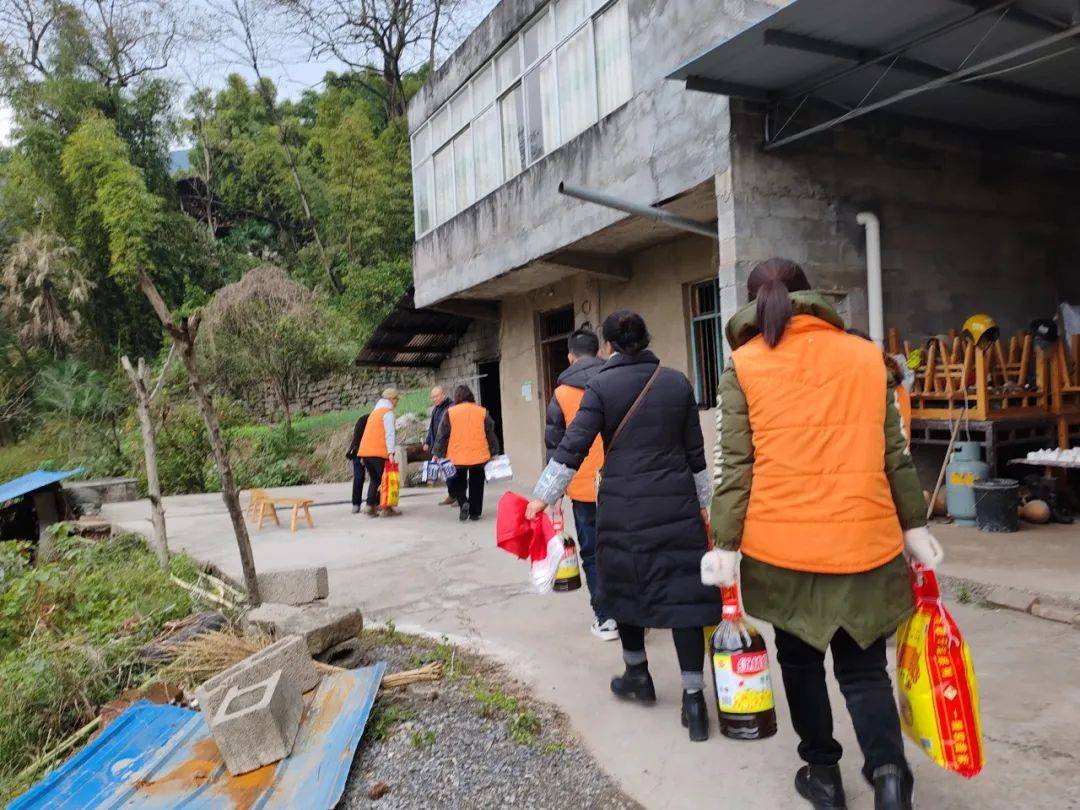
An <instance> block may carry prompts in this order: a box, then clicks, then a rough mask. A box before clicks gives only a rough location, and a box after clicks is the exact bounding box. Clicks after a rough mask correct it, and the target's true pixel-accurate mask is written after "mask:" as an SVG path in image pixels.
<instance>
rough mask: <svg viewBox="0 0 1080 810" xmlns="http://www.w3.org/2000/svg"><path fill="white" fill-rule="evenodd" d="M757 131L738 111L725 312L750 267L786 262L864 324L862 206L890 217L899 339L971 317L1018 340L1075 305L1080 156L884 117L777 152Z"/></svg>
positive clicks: (890, 309)
mask: <svg viewBox="0 0 1080 810" xmlns="http://www.w3.org/2000/svg"><path fill="white" fill-rule="evenodd" d="M761 132H762V121H761V118H760V116H759V115H758V114H756V113H754V112H751V111H749V110H747V109H745V108H742V107H739V106H736V107H735V109H734V110H733V113H732V166H731V170H730V172H729V173H727V174H725V175H724V176H723V177H722V178H721V179H720V180H719V181H718V183H719V185H720V186H721V187H726V188H727V193H728V194H729V195H730V196H731V198H732V200H733V205H732V210H731V215H730V217H728V218H727V219H726V220H725V218H723V217H722V218H721V231H722V236H723V237H724V238H725V240H726V242H722V244H721V261H720V266H721V283H722V285H724V286H725V288H726V289H725V295H724V298H723V300H724V304H725V313H726V315H730V314H731V313H732V312H733V311H734V307H735V306H736V305H737V304H738V303H739V302H741V301H742V300H745V289H744V286H743V285H744V284H745V280H746V275H747V274H748V273H749V271H750V269H751V268H752V267H753V265H754V264H755V263H756V262H758V261H760V260H761V259H764V258H768V257H769V256H774V255H781V256H786V257H788V258H791V259H794V260H796V261H798V262H799V263H800V264H802V265H803V266H804V267H805V268H806V270H807V272H808V274H809V276H810V280H811V282H812V283H813V284H814V285H815V286H818V287H823V288H826V289H833V290H838V291H840V292H839V293H838V299H839V300H840V301H841V303H842V304H843V305H844V306H845V307H846V313H845V314H846V315H848V316H849V318H850V320H851V323H852V325H854V326H856V327H859V328H862V329H866V328H867V325H868V324H867V314H866V312H867V310H866V269H865V268H866V257H865V237H864V233H863V229H862V228H861V227H859V226H858V225H857V224H856V222H855V215H856V213H858V212H859V211H861V210H870V211H873V212H875V213H876V214H877V215H878V216H879V217H880V219H881V231H882V251H883V256H882V263H883V268H884V301H885V325H886V327H890V326H894V327H896V328H897V329H898V330H899V332H900V334H901V336H903V337H906V338H909V339H911V340H913V341H918V340H921V339H922V338H923V337H925V336H927V335H931V334H938V333H942V332H946V331H947V330H949V329H959V328H960V326H961V325H962V324H963V322H964V320H965V318H967V317H968V316H969V315H971V314H972V313H975V312H987V313H989V314H991V315H992V316H993V317H994V318H995V319H997V321H998V323H999V324H1000V325H1001V327H1002V332H1003V334H1006V335H1009V334H1013V333H1015V332H1016V331H1018V330H1020V329H1022V328H1024V327H1026V326H1027V325H1028V323H1029V322H1030V321H1031V319H1032V318H1036V317H1046V316H1049V315H1051V314H1052V313H1053V311H1054V307H1055V305H1056V303H1057V301H1059V300H1074V301H1075V300H1078V299H1080V272H1078V267H1080V227H1078V223H1080V218H1078V214H1080V205H1078V203H1077V198H1076V194H1075V189H1076V187H1077V181H1078V180H1080V164H1078V163H1077V162H1076V161H1070V160H1067V159H1062V158H1050V157H1049V156H1038V155H1033V154H1031V153H1023V152H1020V151H1018V150H1015V149H1011V150H1008V151H1006V150H1003V149H998V148H994V147H992V146H988V145H987V144H986V143H985V142H980V141H979V140H976V139H975V138H974V137H972V136H971V135H967V134H962V133H956V132H947V131H944V130H939V129H931V128H919V127H916V126H913V125H911V124H908V123H898V122H896V121H895V120H890V119H888V118H878V119H875V120H873V121H872V122H871V121H869V120H868V121H867V123H866V124H865V125H861V126H857V127H851V128H849V129H843V130H836V131H832V132H828V133H822V134H820V135H817V136H813V137H811V138H808V139H807V140H806V141H804V142H802V143H800V144H794V145H792V146H790V147H785V148H784V149H781V150H778V151H777V152H775V153H766V152H763V151H761V149H760V141H761ZM720 196H723V192H720ZM843 292H847V293H849V295H848V296H847V299H846V301H845V300H844V299H843V295H842V293H843Z"/></svg>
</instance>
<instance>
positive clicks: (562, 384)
mask: <svg viewBox="0 0 1080 810" xmlns="http://www.w3.org/2000/svg"><path fill="white" fill-rule="evenodd" d="M566 348H567V359H568V360H569V361H570V367H569V368H568V369H566V370H565V371H563V373H562V374H560V375H559V379H558V380H557V383H558V386H557V387H556V388H555V392H554V395H553V396H552V398H551V402H550V403H549V404H548V409H547V419H546V424H545V426H544V446H545V448H546V449H547V461H551V456H552V455H553V454H554V453H555V451H556V450H557V449H559V442H561V441H562V438H563V436H564V435H566V428H567V426H568V425H569V424H570V423H571V422H573V421H574V417H575V416H577V412H578V408H579V407H581V399H582V397H584V396H585V386H587V385H588V384H589V380H591V379H592V378H593V377H595V376H596V374H597V372H598V371H600V369H601V368H603V367H604V361H603V360H600V359H599V358H598V357H597V356H596V355H597V354H598V353H599V351H600V339H599V338H598V337H597V336H596V333H595V332H593V331H592V330H590V329H578V330H577V331H576V332H574V333H573V334H572V335H570V337H569V338H567V341H566ZM603 466H604V440H603V439H602V438H600V436H597V437H596V439H595V441H593V443H592V447H591V448H590V449H589V455H588V456H586V457H585V460H584V461H583V462H582V463H581V467H579V468H578V471H577V472H576V473H575V474H574V477H573V478H572V479H571V481H570V485H569V486H568V487H567V488H566V494H567V496H568V497H569V498H570V500H571V501H572V502H573V505H574V525H575V526H576V527H577V540H578V545H579V546H580V547H581V567H582V568H583V569H584V571H585V584H587V585H588V586H589V600H590V602H591V604H592V609H593V623H592V634H593V635H594V636H596V637H597V638H599V639H603V640H604V641H616V640H618V638H619V626H618V624H617V623H616V622H615V620H614V619H613V618H611V617H610V616H608V615H607V614H606V613H605V612H604V609H603V607H601V605H600V603H599V601H598V600H597V597H596V594H597V587H596V585H597V581H596V473H597V471H598V470H599V469H600V468H601V467H603Z"/></svg>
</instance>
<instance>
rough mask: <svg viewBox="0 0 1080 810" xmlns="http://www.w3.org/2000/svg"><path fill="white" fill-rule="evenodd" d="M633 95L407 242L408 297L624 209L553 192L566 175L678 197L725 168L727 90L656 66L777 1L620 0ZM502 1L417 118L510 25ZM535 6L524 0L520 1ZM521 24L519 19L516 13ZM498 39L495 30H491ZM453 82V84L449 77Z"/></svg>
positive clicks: (465, 285)
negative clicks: (625, 8)
mask: <svg viewBox="0 0 1080 810" xmlns="http://www.w3.org/2000/svg"><path fill="white" fill-rule="evenodd" d="M629 2H630V8H629V12H630V41H631V54H632V55H631V63H632V67H631V70H632V83H633V94H634V95H633V97H632V98H631V100H630V101H629V102H628V103H627V104H625V105H624V106H623V107H621V108H619V109H618V110H616V111H615V112H614V113H612V114H611V115H609V116H608V117H607V118H605V119H604V120H603V121H601V122H599V123H598V124H596V125H594V126H593V127H590V128H589V129H587V130H586V131H585V132H583V133H582V134H580V135H578V136H577V137H576V138H574V139H573V140H571V141H569V142H568V143H566V144H564V145H563V146H561V147H560V148H559V149H557V150H555V151H554V152H552V153H551V154H550V155H548V156H547V157H545V158H544V159H542V160H540V161H539V162H538V163H536V164H535V165H533V166H532V167H531V168H529V169H527V170H526V171H524V172H522V173H521V174H520V175H518V176H517V177H516V178H514V179H513V180H511V181H510V182H508V183H506V184H504V185H503V186H501V187H500V188H498V189H496V190H495V191H494V192H492V193H491V194H489V195H488V196H487V197H484V198H483V199H481V200H480V201H478V202H477V203H475V204H474V205H473V206H471V207H470V208H468V209H466V210H465V211H463V212H461V213H460V214H458V215H457V216H456V217H454V218H453V219H451V220H449V221H448V222H446V223H444V224H443V225H441V226H440V227H438V228H436V229H435V230H434V231H432V232H431V233H429V234H427V235H426V236H423V237H421V238H420V239H419V240H417V242H416V244H415V246H414V250H413V278H414V281H415V284H416V304H417V306H426V305H430V304H432V303H435V302H437V301H440V300H442V299H445V298H448V297H450V296H453V295H455V294H457V293H459V292H461V291H463V290H467V289H469V288H470V287H475V286H476V285H478V284H481V283H482V282H484V281H487V280H490V279H493V278H495V277H497V276H499V275H501V274H503V273H506V272H509V271H510V270H513V269H515V268H519V267H523V266H524V265H526V264H527V263H529V262H530V261H532V260H534V259H536V258H538V257H540V256H542V255H545V254H547V253H550V252H552V251H554V250H557V249H559V248H561V247H564V246H566V245H568V244H570V243H572V242H575V241H577V240H578V239H581V238H582V237H584V236H587V235H589V234H591V233H594V232H595V231H598V230H600V229H602V228H604V227H607V226H608V225H611V224H612V223H614V222H616V221H618V220H620V219H624V218H625V215H623V214H621V213H620V212H617V211H613V210H611V209H607V208H603V207H600V206H597V205H592V204H587V203H580V202H577V201H574V200H571V199H569V198H567V197H564V196H562V195H560V194H559V193H558V186H559V183H560V182H562V181H566V182H568V183H573V184H577V185H582V186H586V187H589V188H593V189H600V190H603V191H606V192H609V193H612V194H616V195H619V196H622V197H625V198H627V199H631V200H635V201H637V202H642V203H654V202H658V201H661V200H665V199H669V198H671V197H674V196H677V195H678V194H681V193H682V192H684V191H686V190H687V189H690V188H693V187H695V186H697V185H698V184H700V183H701V182H703V181H706V180H709V179H710V178H712V177H713V176H714V175H715V174H716V173H718V172H721V171H723V170H724V169H725V168H726V167H727V166H728V138H727V134H728V116H727V99H726V98H724V97H721V96H714V95H710V94H706V93H689V92H687V91H686V90H685V89H684V87H683V85H682V84H681V83H679V82H673V81H668V80H667V79H666V78H665V76H666V75H667V74H668V73H670V72H671V71H672V70H674V69H675V68H676V67H677V66H678V65H680V64H681V63H683V62H685V61H687V60H688V59H690V58H691V57H693V56H696V55H697V54H699V53H700V52H702V51H704V50H705V49H706V48H708V47H710V46H712V45H715V44H716V43H717V42H719V41H721V40H723V39H725V38H726V37H729V36H731V35H733V34H735V33H737V32H738V31H740V30H742V29H744V28H746V27H747V26H749V25H751V24H752V23H754V22H756V21H757V20H759V19H761V18H763V17H764V16H766V15H767V14H768V13H770V12H772V11H774V10H775V9H776V7H778V6H782V5H785V2H784V0H738V1H736V0H725V1H724V2H717V0H679V2H677V3H673V2H665V0H629ZM514 5H517V4H516V3H514V2H511V0H504V2H503V3H501V4H500V5H499V6H498V7H497V8H496V10H495V11H494V12H492V17H491V18H489V20H488V21H486V22H485V24H484V25H482V26H481V28H479V29H478V30H477V32H475V33H474V34H473V35H472V36H471V37H470V38H469V39H468V40H466V42H465V44H464V45H463V46H462V48H461V49H460V51H459V53H457V54H455V55H454V57H452V58H451V60H450V61H448V63H447V64H446V65H445V66H444V67H443V68H442V69H440V71H439V73H438V74H437V76H436V77H435V79H434V80H433V82H432V84H431V85H430V86H429V87H427V88H425V90H423V91H422V92H421V94H420V95H419V96H418V97H417V99H416V100H415V101H414V102H413V103H412V105H411V106H410V123H411V125H412V126H417V125H419V124H420V123H421V122H422V120H423V117H424V116H425V115H427V114H428V113H430V112H431V111H433V110H434V109H435V106H437V102H439V101H441V100H442V99H445V98H446V97H448V96H449V95H450V92H449V91H451V90H452V89H456V88H457V87H458V86H460V83H461V81H463V80H464V79H465V78H466V77H467V75H468V74H469V73H471V71H472V70H475V68H476V67H478V66H479V64H480V62H481V61H482V59H481V57H480V53H482V52H485V50H486V54H485V55H491V54H492V53H493V52H494V50H495V46H496V44H498V43H501V42H502V41H503V40H505V37H506V36H507V35H509V34H510V33H511V32H512V29H510V28H509V27H508V26H509V25H510V22H509V21H510V20H521V21H523V20H524V16H523V14H522V13H511V10H510V9H509V7H510V6H514ZM520 5H521V7H522V10H524V9H527V8H533V7H536V6H537V4H536V3H535V2H534V0H528V1H527V2H525V3H522V4H520ZM519 24H520V23H519ZM500 37H502V39H500ZM451 85H452V87H451Z"/></svg>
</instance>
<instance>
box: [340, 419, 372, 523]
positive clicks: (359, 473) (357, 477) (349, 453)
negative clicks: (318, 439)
mask: <svg viewBox="0 0 1080 810" xmlns="http://www.w3.org/2000/svg"><path fill="white" fill-rule="evenodd" d="M367 420H368V414H366V413H365V414H364V415H363V416H361V417H360V418H359V419H357V420H356V424H355V425H354V426H353V433H352V439H351V440H350V441H349V449H348V450H346V451H345V458H346V459H348V460H349V461H351V462H352V511H353V514H354V515H355V514H358V513H359V512H360V510H361V509H363V508H364V462H363V461H361V460H360V457H359V456H358V455H357V454H356V451H357V449H358V448H359V447H360V439H361V437H363V435H364V428H366V427H367Z"/></svg>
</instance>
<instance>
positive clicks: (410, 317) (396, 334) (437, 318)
mask: <svg viewBox="0 0 1080 810" xmlns="http://www.w3.org/2000/svg"><path fill="white" fill-rule="evenodd" d="M472 321H473V319H472V318H468V317H464V316H462V315H456V314H451V313H448V312H439V311H436V310H434V309H417V308H416V307H415V306H414V304H413V288H412V287H410V288H409V289H408V290H407V291H406V292H405V294H404V295H402V296H401V298H400V299H398V302H397V304H396V305H395V306H394V308H393V309H392V310H391V311H390V313H389V314H388V315H387V316H386V317H385V318H383V320H382V322H381V323H380V324H379V325H378V326H377V327H376V328H375V331H374V332H372V333H371V337H369V338H368V339H367V343H365V344H364V348H362V349H361V350H360V354H358V355H357V357H356V361H355V362H356V365H358V366H378V367H382V368H438V367H439V366H441V365H442V363H443V361H444V360H446V358H447V356H449V354H450V352H452V351H453V350H454V347H455V346H457V344H458V341H460V340H461V337H462V335H464V334H465V330H467V329H468V328H469V324H471V323H472Z"/></svg>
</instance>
